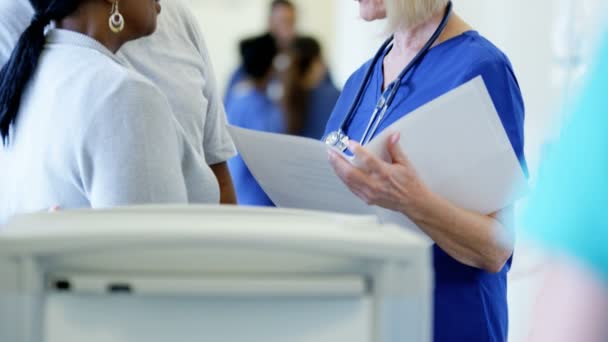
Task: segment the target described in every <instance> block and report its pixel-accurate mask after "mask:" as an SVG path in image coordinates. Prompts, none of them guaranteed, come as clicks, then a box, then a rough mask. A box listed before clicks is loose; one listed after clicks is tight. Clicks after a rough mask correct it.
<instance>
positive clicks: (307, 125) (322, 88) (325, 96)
mask: <svg viewBox="0 0 608 342" xmlns="http://www.w3.org/2000/svg"><path fill="white" fill-rule="evenodd" d="M339 97H340V91H339V90H338V88H336V86H335V85H334V81H333V80H332V78H331V75H330V74H329V73H327V75H326V76H325V78H324V79H323V81H321V83H319V84H318V85H317V86H316V87H314V88H313V89H312V90H311V92H310V94H309V97H308V109H307V113H306V122H304V128H303V129H302V132H301V134H300V135H301V136H303V137H307V138H311V139H321V138H323V132H325V125H326V124H327V120H329V116H330V115H331V113H332V109H333V108H334V107H335V105H336V102H337V101H338V98H339Z"/></svg>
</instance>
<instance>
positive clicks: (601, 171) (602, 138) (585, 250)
mask: <svg viewBox="0 0 608 342" xmlns="http://www.w3.org/2000/svg"><path fill="white" fill-rule="evenodd" d="M589 76H590V80H589V81H588V84H587V85H586V87H585V88H584V89H583V95H582V96H581V98H580V99H579V101H578V103H577V104H576V106H575V107H574V110H573V113H572V115H571V116H569V120H568V122H566V124H565V125H564V128H563V130H562V132H561V136H560V139H559V141H558V142H557V143H555V145H553V146H552V147H551V148H550V149H549V150H548V153H547V154H546V156H545V158H544V160H543V163H542V164H541V168H540V171H539V177H538V184H537V186H536V187H535V189H534V191H533V192H532V194H531V195H530V197H529V203H528V205H527V206H526V208H525V211H524V212H525V214H524V215H523V218H522V222H521V226H522V227H524V228H525V229H526V230H525V233H527V234H528V235H529V236H531V237H533V238H534V239H536V240H538V241H541V242H542V243H544V244H546V245H547V246H548V247H549V248H551V249H553V250H555V251H557V252H561V253H564V254H568V255H572V256H574V257H576V258H578V259H580V260H581V261H582V262H583V263H584V264H585V265H588V266H589V267H590V269H592V270H595V271H596V272H598V274H599V275H600V276H602V277H603V279H604V280H605V281H606V282H608V247H607V246H608V210H607V207H606V203H607V201H606V194H608V133H607V132H608V96H606V89H608V36H607V37H606V39H605V40H604V44H603V46H602V48H601V50H600V53H599V55H598V56H597V60H596V63H595V65H594V67H593V68H592V69H591V70H590V72H589Z"/></svg>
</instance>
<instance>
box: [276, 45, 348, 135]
mask: <svg viewBox="0 0 608 342" xmlns="http://www.w3.org/2000/svg"><path fill="white" fill-rule="evenodd" d="M290 60H291V62H290V66H289V67H288V68H287V71H286V72H285V78H284V84H285V92H284V94H283V108H284V111H285V114H286V122H287V133H289V134H293V135H299V136H304V137H308V138H312V139H317V140H318V139H321V138H322V137H323V132H324V131H325V125H326V124H327V120H328V119H329V115H330V114H331V112H332V110H333V108H334V106H335V105H336V101H337V100H338V97H339V96H340V91H339V90H338V89H337V88H336V86H335V85H334V82H333V80H332V79H331V77H330V75H329V72H328V71H327V65H326V64H325V62H324V61H323V57H322V52H321V45H320V44H319V42H318V41H317V40H315V39H314V38H311V37H298V38H296V39H295V40H294V41H293V43H292V46H291V48H290Z"/></svg>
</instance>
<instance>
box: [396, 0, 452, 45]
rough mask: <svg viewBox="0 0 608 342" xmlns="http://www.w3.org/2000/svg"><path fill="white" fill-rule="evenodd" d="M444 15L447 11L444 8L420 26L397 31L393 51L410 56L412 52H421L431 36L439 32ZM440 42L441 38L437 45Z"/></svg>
mask: <svg viewBox="0 0 608 342" xmlns="http://www.w3.org/2000/svg"><path fill="white" fill-rule="evenodd" d="M444 15H445V9H444V8H442V9H441V10H439V11H437V12H436V13H435V14H433V15H432V16H431V17H430V18H428V19H427V20H425V21H423V22H421V23H420V24H417V25H415V26H412V27H409V28H402V29H399V30H397V31H396V32H395V36H394V45H393V49H394V50H396V52H398V53H400V54H410V53H411V52H412V51H414V52H417V51H420V50H421V49H422V47H424V45H425V44H426V43H427V41H428V40H429V39H430V38H431V36H433V33H435V31H436V30H437V27H438V26H439V24H440V23H441V20H442V19H443V16H444ZM450 21H451V20H450ZM444 33H445V31H444ZM442 36H443V34H442ZM440 40H441V37H440V38H439V39H437V41H436V42H435V44H438V43H439V42H440Z"/></svg>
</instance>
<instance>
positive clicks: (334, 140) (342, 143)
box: [325, 130, 349, 152]
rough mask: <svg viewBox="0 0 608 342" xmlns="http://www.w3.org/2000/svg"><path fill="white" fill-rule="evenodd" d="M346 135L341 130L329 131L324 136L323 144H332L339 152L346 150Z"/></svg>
mask: <svg viewBox="0 0 608 342" xmlns="http://www.w3.org/2000/svg"><path fill="white" fill-rule="evenodd" d="M348 140H349V139H348V136H347V135H346V134H344V132H342V130H338V131H335V132H331V133H329V134H328V135H327V136H326V137H325V144H327V145H329V146H333V147H334V148H336V149H338V150H339V151H341V152H344V151H346V149H348Z"/></svg>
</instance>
